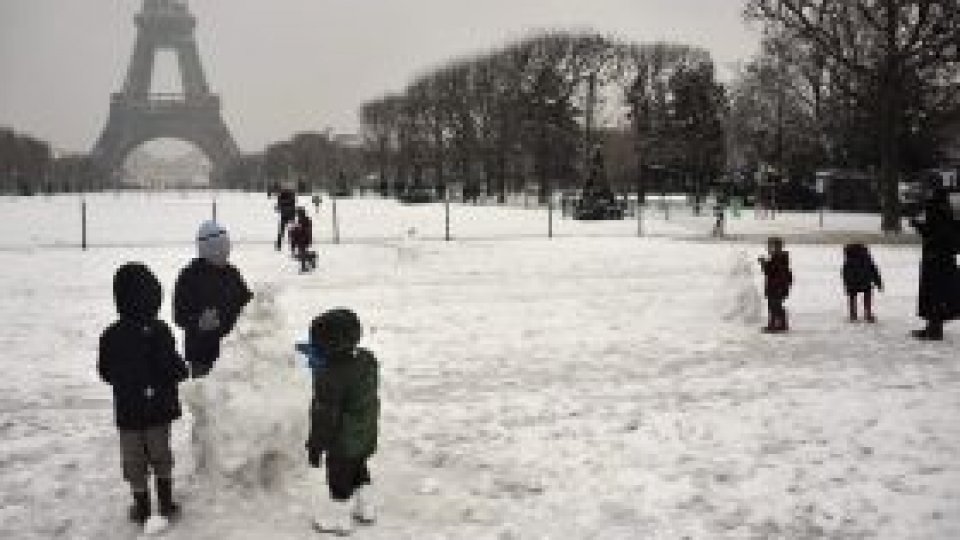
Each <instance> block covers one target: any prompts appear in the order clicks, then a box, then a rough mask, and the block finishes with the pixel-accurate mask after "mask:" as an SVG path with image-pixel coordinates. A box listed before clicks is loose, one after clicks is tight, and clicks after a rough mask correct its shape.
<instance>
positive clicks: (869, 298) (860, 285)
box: [841, 244, 883, 323]
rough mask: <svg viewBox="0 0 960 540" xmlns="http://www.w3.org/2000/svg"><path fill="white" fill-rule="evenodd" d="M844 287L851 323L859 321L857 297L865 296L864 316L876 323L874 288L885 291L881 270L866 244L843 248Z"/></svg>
mask: <svg viewBox="0 0 960 540" xmlns="http://www.w3.org/2000/svg"><path fill="white" fill-rule="evenodd" d="M841 274H842V275H843V287H844V289H845V290H846V292H847V299H848V301H849V302H848V303H849V308H850V321H851V322H853V321H856V320H857V296H858V295H860V294H862V295H863V315H864V320H866V321H867V322H870V323H872V322H876V320H877V319H876V317H874V315H873V288H874V286H876V288H877V290H878V291H883V280H882V279H881V278H880V270H879V269H878V268H877V264H876V263H875V262H873V256H871V255H870V249H869V248H867V246H866V245H864V244H847V245H845V246H843V270H842V271H841Z"/></svg>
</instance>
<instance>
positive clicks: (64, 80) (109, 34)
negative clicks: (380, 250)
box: [0, 0, 757, 151]
mask: <svg viewBox="0 0 960 540" xmlns="http://www.w3.org/2000/svg"><path fill="white" fill-rule="evenodd" d="M141 4H142V2H141V1H140V0H0V125H6V126H10V127H13V128H14V129H17V130H18V131H23V132H27V133H32V134H34V135H37V136H39V137H42V138H44V139H47V140H50V141H52V142H53V143H54V145H55V147H57V148H59V149H63V150H77V151H86V150H88V149H89V148H90V147H91V146H92V145H93V143H94V141H95V140H96V138H97V136H99V134H100V131H101V129H102V128H103V124H104V123H105V121H106V115H107V108H108V101H109V95H110V93H111V92H114V91H116V90H118V89H119V88H120V85H121V82H122V81H123V79H124V77H125V74H126V69H127V64H128V62H129V58H130V55H131V52H132V49H133V41H134V38H135V36H136V31H135V28H134V26H133V15H134V14H135V13H136V12H137V11H139V9H140V6H141ZM190 5H191V9H192V11H193V12H194V14H196V15H197V16H198V18H199V27H198V30H197V38H198V42H199V44H200V54H201V57H202V59H203V62H204V68H205V71H206V73H207V78H208V80H209V82H210V85H211V86H212V88H213V90H214V91H215V92H218V93H219V94H221V97H222V98H223V106H224V115H225V117H226V121H227V124H228V126H229V127H230V129H231V131H232V132H233V135H234V137H235V138H236V139H237V142H238V144H239V145H240V147H241V148H242V149H243V150H248V151H253V150H259V149H261V148H262V147H263V145H264V144H265V143H267V142H270V141H274V140H279V139H284V138H287V137H289V136H290V135H291V134H292V133H294V132H296V131H302V130H310V129H314V130H316V129H321V128H323V127H325V126H329V127H332V128H333V129H334V130H335V131H340V132H352V131H355V130H356V129H357V120H356V111H357V108H358V106H359V105H360V104H361V103H363V102H364V101H365V100H367V99H370V98H374V97H377V96H379V95H381V94H383V93H385V92H389V91H397V90H400V89H402V88H403V87H404V85H405V84H406V83H407V82H408V81H409V80H410V79H411V77H412V76H413V75H414V74H416V73H419V72H422V71H424V70H426V69H428V68H430V67H431V66H436V65H438V64H441V63H442V62H443V61H444V60H446V59H448V58H451V57H454V56H461V55H465V54H470V53H474V52H481V51H484V50H486V49H489V48H492V47H496V46H498V45H500V44H503V43H504V42H506V41H508V40H511V39H515V38H518V37H521V36H523V35H525V34H526V33H528V32H530V31H532V30H537V29H547V28H581V29H582V28H592V29H595V30H598V31H601V32H604V33H608V32H609V33H613V34H616V35H618V36H620V37H622V38H626V39H629V40H633V41H640V42H643V41H655V40H660V39H669V40H675V41H682V42H685V43H691V44H696V45H701V46H703V47H706V48H707V49H709V50H710V51H711V52H713V54H714V58H715V59H716V60H717V61H718V62H719V63H720V64H721V69H723V66H729V65H731V64H732V63H734V62H736V61H738V60H742V59H746V58H747V57H749V56H750V55H752V54H753V52H754V51H755V50H756V47H757V34H756V32H754V31H752V30H750V29H749V28H747V27H746V26H745V25H744V23H743V22H742V19H741V9H742V2H741V1H740V0H193V1H192V2H190ZM174 66H175V63H174V62H173V60H172V57H166V56H163V57H161V58H160V62H159V65H158V66H157V78H158V79H159V81H158V86H159V88H158V89H159V90H164V89H170V88H172V87H173V86H172V85H173V84H174V83H173V82H172V81H173V79H172V76H171V75H170V73H172V72H173V68H174Z"/></svg>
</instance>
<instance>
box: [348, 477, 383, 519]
mask: <svg viewBox="0 0 960 540" xmlns="http://www.w3.org/2000/svg"><path fill="white" fill-rule="evenodd" d="M353 520H354V521H356V522H357V523H360V524H362V525H371V524H373V523H374V522H375V521H377V509H376V506H375V505H374V502H373V493H372V492H371V488H370V486H369V485H366V486H360V487H358V488H357V490H356V491H354V492H353Z"/></svg>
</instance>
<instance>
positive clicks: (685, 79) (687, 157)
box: [360, 31, 727, 199]
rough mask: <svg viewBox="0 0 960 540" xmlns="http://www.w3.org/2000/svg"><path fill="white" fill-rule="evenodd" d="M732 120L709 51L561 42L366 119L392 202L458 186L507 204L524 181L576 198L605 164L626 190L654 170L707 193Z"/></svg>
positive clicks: (454, 76)
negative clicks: (422, 189) (395, 196)
mask: <svg viewBox="0 0 960 540" xmlns="http://www.w3.org/2000/svg"><path fill="white" fill-rule="evenodd" d="M726 108H727V106H726V96H725V92H724V89H723V87H722V86H721V85H720V84H719V83H717V81H716V79H715V74H714V65H713V61H712V59H711V57H710V55H709V53H707V52H706V51H704V50H702V49H699V48H696V47H692V46H687V45H679V44H667V43H656V44H649V45H639V44H632V43H624V42H622V41H619V40H616V39H613V38H610V37H607V36H603V35H600V34H596V33H572V32H559V31H557V32H547V33H542V34H539V35H535V36H532V37H529V38H527V39H524V40H522V41H520V42H517V43H514V44H512V45H509V46H507V47H504V48H502V49H499V50H496V51H493V52H490V53H488V54H485V55H483V56H478V57H475V58H468V59H460V60H457V61H454V62H451V63H450V64H448V65H445V66H443V67H441V68H439V69H436V70H434V71H431V72H429V73H426V74H423V75H421V76H420V77H418V78H416V80H414V81H413V82H412V83H411V84H410V85H409V86H408V87H407V88H406V89H405V90H404V91H403V92H401V93H398V94H393V95H388V96H385V97H382V98H380V99H376V100H373V101H370V102H368V103H365V104H364V105H363V106H362V108H361V111H360V118H361V124H362V129H363V136H364V139H365V141H366V144H367V148H368V149H369V152H370V154H369V158H370V160H371V161H372V163H374V164H375V169H376V170H377V174H378V176H379V178H380V179H381V183H382V186H381V187H382V189H383V190H384V191H389V190H399V189H404V188H406V187H409V186H418V185H432V186H436V187H437V189H438V190H440V191H442V190H443V189H444V188H445V186H446V185H447V183H448V182H451V181H456V182H458V183H462V184H463V185H464V190H465V192H466V193H468V194H472V195H478V194H481V193H485V194H486V195H488V196H499V197H500V198H501V199H502V198H503V197H505V196H506V194H507V193H509V192H516V191H520V190H523V189H525V188H526V184H527V183H528V180H533V181H534V182H535V184H536V186H537V189H538V191H539V193H540V195H541V196H545V195H546V194H547V193H548V192H549V191H550V190H552V189H554V188H560V189H563V188H569V187H580V186H582V185H583V184H584V182H586V181H588V180H589V179H591V178H592V177H594V176H596V175H597V174H599V173H598V171H597V170H595V169H596V168H595V167H593V166H592V164H593V163H595V162H596V161H597V160H596V159H595V156H597V155H600V156H602V157H603V160H602V161H603V164H604V167H602V169H604V170H607V171H610V178H608V180H610V181H611V183H613V184H614V185H615V186H616V187H617V188H619V189H624V190H626V189H632V188H634V187H635V186H636V184H637V183H643V181H644V179H646V178H647V177H648V176H650V172H651V171H654V170H661V171H672V173H673V174H672V177H673V178H674V179H676V178H683V179H684V180H686V181H689V182H691V183H693V184H696V185H700V183H701V182H703V181H705V180H707V179H709V178H711V177H713V176H715V175H717V174H719V173H720V172H721V171H722V170H723V167H724V165H725V163H724V159H725V149H724V144H725V134H724V121H725V117H726ZM625 150H626V151H625ZM665 177H666V176H665V175H664V174H659V175H657V176H656V178H657V179H658V180H662V179H663V178H665Z"/></svg>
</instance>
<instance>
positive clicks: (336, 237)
mask: <svg viewBox="0 0 960 540" xmlns="http://www.w3.org/2000/svg"><path fill="white" fill-rule="evenodd" d="M330 213H331V215H332V216H333V243H334V244H339V243H340V224H339V222H338V221H337V197H336V196H334V195H331V196H330Z"/></svg>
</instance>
